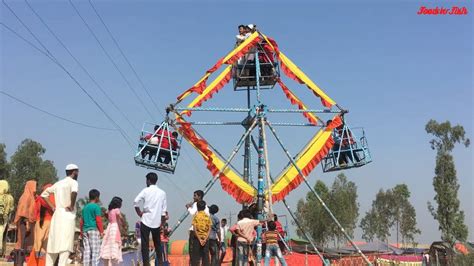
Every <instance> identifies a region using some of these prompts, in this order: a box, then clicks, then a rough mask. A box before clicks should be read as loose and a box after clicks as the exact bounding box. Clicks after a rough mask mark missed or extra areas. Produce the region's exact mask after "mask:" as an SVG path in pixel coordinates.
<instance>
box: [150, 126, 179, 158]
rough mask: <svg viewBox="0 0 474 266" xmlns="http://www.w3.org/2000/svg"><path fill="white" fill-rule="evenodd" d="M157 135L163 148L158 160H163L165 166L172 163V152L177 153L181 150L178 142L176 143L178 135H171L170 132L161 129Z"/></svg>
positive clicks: (175, 133) (174, 133)
mask: <svg viewBox="0 0 474 266" xmlns="http://www.w3.org/2000/svg"><path fill="white" fill-rule="evenodd" d="M156 135H157V136H158V137H159V138H160V139H161V146H160V152H159V153H158V158H160V159H163V161H162V162H163V163H164V164H169V163H170V162H171V151H176V150H177V149H178V148H179V145H178V142H177V141H176V138H177V137H178V133H177V132H173V133H171V135H170V132H169V131H168V130H166V129H160V130H158V132H157V134H156ZM170 141H171V143H170ZM170 144H171V145H170Z"/></svg>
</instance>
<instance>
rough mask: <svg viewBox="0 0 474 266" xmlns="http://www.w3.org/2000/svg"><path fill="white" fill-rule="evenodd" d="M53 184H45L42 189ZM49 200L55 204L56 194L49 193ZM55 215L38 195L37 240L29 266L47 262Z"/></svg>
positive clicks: (29, 259)
mask: <svg viewBox="0 0 474 266" xmlns="http://www.w3.org/2000/svg"><path fill="white" fill-rule="evenodd" d="M50 186H52V185H51V184H47V185H44V186H43V188H42V191H44V190H45V189H47V188H48V187H50ZM49 200H50V201H51V202H52V203H53V204H54V195H53V194H51V195H49ZM51 217H53V210H52V209H51V207H50V206H49V205H48V203H46V201H45V200H44V199H43V198H42V197H41V196H37V197H36V201H35V218H36V224H35V231H34V232H35V241H34V243H33V249H32V250H31V254H30V257H29V258H28V264H27V266H44V265H45V263H46V247H47V246H48V235H49V226H50V224H51Z"/></svg>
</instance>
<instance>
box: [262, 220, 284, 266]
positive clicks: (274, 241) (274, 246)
mask: <svg viewBox="0 0 474 266" xmlns="http://www.w3.org/2000/svg"><path fill="white" fill-rule="evenodd" d="M264 236H265V241H266V243H267V248H266V250H265V266H268V265H270V259H271V257H273V256H276V257H277V258H278V259H279V260H280V263H281V265H282V266H286V261H285V258H283V255H282V254H281V250H280V247H279V246H278V240H279V235H278V231H277V226H276V223H275V222H274V221H269V222H268V231H266V232H265V235H264Z"/></svg>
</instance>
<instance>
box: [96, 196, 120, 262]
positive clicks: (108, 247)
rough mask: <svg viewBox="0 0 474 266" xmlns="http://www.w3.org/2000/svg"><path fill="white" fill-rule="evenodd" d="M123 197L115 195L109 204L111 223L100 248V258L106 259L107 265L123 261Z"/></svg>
mask: <svg viewBox="0 0 474 266" xmlns="http://www.w3.org/2000/svg"><path fill="white" fill-rule="evenodd" d="M121 207H122V199H121V198H119V197H114V198H113V199H112V201H111V202H110V204H109V211H108V214H107V216H108V220H109V225H108V226H107V229H106V230H105V234H104V238H103V240H102V246H101V248H100V258H101V259H102V260H104V265H105V266H110V265H117V264H120V263H121V262H122V237H121V235H120V228H121V227H122V224H123V220H122V219H123V218H122V215H121V214H120V208H121Z"/></svg>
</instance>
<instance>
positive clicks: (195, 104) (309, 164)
mask: <svg viewBox="0 0 474 266" xmlns="http://www.w3.org/2000/svg"><path fill="white" fill-rule="evenodd" d="M220 69H222V70H221V72H220V73H219V74H218V75H217V76H216V77H215V78H214V80H212V81H211V83H209V84H207V82H208V79H209V78H210V76H211V75H212V74H214V73H215V72H216V71H218V70H220ZM281 74H284V75H285V76H287V77H288V78H289V79H290V80H293V81H295V82H296V83H297V84H298V85H299V86H300V87H306V88H307V89H309V90H310V91H311V92H312V93H313V94H314V96H316V97H318V98H319V99H320V101H321V104H322V108H321V109H311V108H309V107H308V106H307V105H306V104H305V103H303V101H302V100H301V99H300V98H298V96H296V94H295V93H294V92H293V91H292V90H290V89H289V88H288V87H287V85H286V84H285V83H284V82H283V81H282V79H281ZM231 80H233V89H234V91H236V92H237V91H244V92H246V93H247V105H246V106H244V107H203V104H204V103H205V102H207V101H208V100H210V99H211V98H212V97H213V95H214V94H215V93H217V92H218V91H220V90H221V89H223V88H224V87H225V85H227V84H228V83H230V81H231ZM276 87H279V88H281V90H282V91H283V93H284V95H285V96H286V98H287V99H288V100H289V101H290V103H291V104H292V105H293V106H295V107H296V108H293V109H277V108H272V106H269V105H267V104H266V102H265V99H264V97H262V91H263V90H271V89H275V88H276ZM251 94H254V97H253V98H255V101H251V98H252V97H251ZM191 96H195V97H194V98H192V99H191ZM188 99H190V100H188ZM186 100H188V101H189V103H187V105H185V104H184V102H185V101H186ZM193 112H219V113H229V112H232V113H241V114H242V121H237V122H235V121H192V120H191V118H192V114H193ZM347 113H348V111H347V110H346V109H344V108H342V107H341V106H340V105H339V104H337V103H336V102H335V101H334V100H333V99H332V98H331V97H329V96H328V95H327V94H326V93H325V92H324V91H323V90H321V89H320V88H319V87H318V86H317V85H316V84H315V83H314V82H313V81H312V80H311V79H310V78H309V77H308V76H306V74H305V73H304V72H303V71H301V70H300V69H299V68H298V67H297V66H296V65H295V64H294V63H293V62H292V61H291V60H290V59H289V58H288V57H286V55H285V54H284V53H283V52H281V51H280V50H279V48H278V45H277V43H276V42H275V41H274V40H273V39H271V38H269V37H267V36H266V35H265V34H263V33H261V32H260V31H258V30H254V31H253V32H252V33H250V34H248V36H247V38H246V39H245V40H243V41H242V42H241V43H238V44H236V46H235V48H234V49H233V50H232V51H231V52H229V53H228V54H227V55H226V56H224V57H222V58H221V59H219V60H218V61H217V63H216V64H215V65H214V66H213V67H211V68H210V69H209V70H207V71H206V73H205V74H204V76H203V77H202V78H201V79H200V80H199V81H198V82H197V83H196V84H194V85H193V86H192V87H191V88H189V89H188V90H186V91H185V92H183V93H182V94H181V95H179V96H178V97H177V102H176V103H173V104H170V105H169V106H168V107H167V108H166V117H165V119H164V121H163V122H162V123H159V124H154V123H145V124H144V126H143V129H142V132H141V135H140V142H139V144H138V149H137V152H136V154H135V157H134V160H135V163H136V164H137V165H138V166H141V167H145V168H149V169H153V170H156V171H161V172H165V173H169V174H173V173H174V172H175V169H176V167H177V165H178V160H179V157H180V152H181V144H182V140H183V139H184V140H185V141H186V142H187V143H189V144H190V146H192V147H193V148H194V149H196V151H197V152H198V153H199V154H200V155H201V157H202V158H203V160H204V162H205V163H206V167H207V169H208V170H209V171H210V172H211V174H212V179H211V180H210V181H209V182H208V183H207V185H206V186H205V188H204V190H203V191H204V193H205V194H207V193H208V192H209V191H210V189H211V188H212V187H213V186H214V184H215V183H217V181H220V184H221V187H222V189H223V190H224V191H226V192H227V193H229V194H230V195H231V196H232V197H233V198H234V199H235V200H236V201H237V202H238V203H240V204H244V205H246V206H249V205H252V206H255V208H256V216H257V217H256V218H257V219H259V220H260V221H267V220H269V219H272V218H273V205H274V204H276V203H277V202H282V203H283V205H284V206H285V207H286V209H287V210H288V212H289V214H290V216H291V217H292V218H293V221H294V223H295V224H296V225H297V226H298V228H299V229H300V231H301V232H302V233H303V234H304V236H305V238H306V239H307V240H308V241H309V243H310V244H311V246H312V248H313V249H314V251H315V252H316V253H317V255H318V256H319V257H320V258H321V260H322V262H323V263H324V264H325V265H328V262H327V261H326V260H325V259H324V258H323V256H322V254H321V253H320V251H319V250H318V248H317V247H316V244H315V243H314V241H313V240H312V239H311V237H310V236H309V235H308V234H307V233H306V232H305V230H304V229H303V228H302V227H301V224H300V223H299V222H298V220H297V219H296V218H295V215H294V213H293V212H292V211H291V209H290V207H289V205H288V204H287V202H286V200H285V198H286V196H287V195H288V194H289V193H290V192H291V191H292V190H294V189H295V188H297V187H298V186H299V185H300V184H305V185H306V186H307V187H308V188H309V190H310V191H311V193H312V194H314V196H315V197H316V198H317V200H318V201H319V202H320V203H321V204H322V206H323V207H324V209H325V211H326V212H327V213H328V215H329V216H330V217H331V219H332V220H333V222H334V223H335V224H336V225H337V226H338V228H339V229H340V230H341V231H342V232H343V234H344V236H345V237H346V238H347V240H348V241H349V243H350V244H351V245H352V246H353V247H354V248H355V250H357V252H358V254H359V255H360V256H362V257H363V259H364V260H365V261H366V262H367V263H368V264H369V265H371V263H370V262H369V260H368V259H367V257H366V256H365V255H364V254H363V253H362V251H361V250H360V249H359V248H358V247H357V245H356V244H355V243H354V242H353V241H352V239H351V238H350V237H349V235H348V234H347V232H346V231H345V229H344V228H343V227H342V225H341V224H340V223H339V221H338V220H337V218H336V217H335V216H334V215H333V213H332V212H331V210H330V209H329V207H328V206H327V205H326V204H325V203H324V201H323V200H322V199H321V197H320V195H319V194H318V192H317V191H315V190H314V188H313V187H312V186H311V185H310V184H309V182H308V175H309V174H310V173H311V171H313V170H314V169H315V168H316V166H317V165H318V164H321V166H322V170H323V172H331V171H339V170H346V169H350V168H355V167H361V166H364V165H366V164H368V163H370V162H371V161H372V158H371V155H370V152H369V148H368V143H367V139H366V136H365V132H364V130H363V129H362V128H350V127H349V126H348V124H347V120H346V116H347ZM269 114H295V115H302V116H303V117H304V119H305V122H304V123H297V122H291V121H288V120H286V121H285V122H279V121H270V119H269V116H268V115H269ZM326 119H327V120H326ZM197 125H199V126H205V125H208V126H234V127H235V126H242V127H243V129H244V130H243V134H242V135H241V136H240V138H239V139H238V140H237V144H236V145H235V147H234V148H233V149H232V152H231V153H230V154H229V155H228V156H226V157H225V156H224V155H223V154H222V153H221V152H219V151H218V150H217V149H216V148H215V147H214V146H212V144H211V143H209V142H208V141H207V140H206V139H205V138H204V137H203V136H202V135H201V134H200V133H199V132H198V131H197V130H196V128H195V126H197ZM278 127H295V128H297V127H313V128H317V129H318V130H316V132H315V134H314V136H313V137H312V138H311V139H310V140H309V141H308V142H307V144H306V145H305V146H304V148H303V149H302V150H301V151H300V152H299V153H298V154H296V155H293V154H291V153H290V152H289V150H288V149H287V146H286V144H285V143H284V142H283V140H282V138H280V137H279V135H278V133H277V132H278V131H277V128H278ZM268 136H272V137H273V138H274V139H275V140H276V142H277V143H278V146H279V147H280V148H281V150H282V152H283V154H284V155H285V156H286V157H287V159H288V162H289V163H288V165H287V166H286V167H285V168H284V169H283V170H282V171H281V173H280V174H279V175H278V176H272V175H271V173H270V161H269V156H268V153H269V152H268V144H267V143H268V141H267V138H268ZM242 148H243V154H244V157H243V158H244V165H243V171H242V172H240V171H239V170H237V169H238V168H237V167H235V166H234V165H232V161H233V159H234V158H235V157H236V155H237V154H238V153H239V151H240V150H241V149H242ZM252 154H257V156H256V160H257V163H256V167H255V169H254V167H253V166H254V165H253V164H252ZM253 172H256V177H257V182H256V184H257V187H254V186H253V182H252V180H251V179H252V177H253V176H254V175H253ZM187 216H188V212H186V213H185V214H183V216H182V217H181V218H180V219H179V221H178V223H177V224H176V225H175V226H174V227H173V229H172V232H174V231H175V230H176V229H177V228H178V226H179V225H180V224H181V223H182V222H183V221H184V219H185V218H186V217H187ZM262 230H263V229H262V226H259V227H258V228H257V238H256V246H257V252H256V255H257V261H258V262H260V261H261V249H262Z"/></svg>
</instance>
